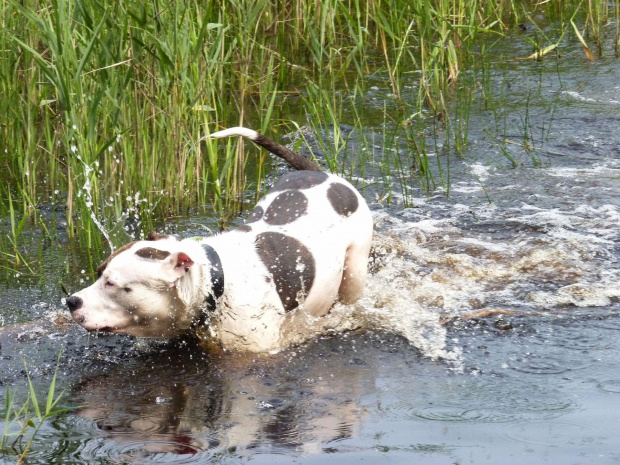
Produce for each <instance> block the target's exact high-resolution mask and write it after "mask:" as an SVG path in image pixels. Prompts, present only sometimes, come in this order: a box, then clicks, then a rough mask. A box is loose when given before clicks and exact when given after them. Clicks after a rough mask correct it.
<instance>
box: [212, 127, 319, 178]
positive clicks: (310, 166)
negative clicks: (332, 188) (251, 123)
mask: <svg viewBox="0 0 620 465" xmlns="http://www.w3.org/2000/svg"><path fill="white" fill-rule="evenodd" d="M230 136H241V137H245V138H246V139H250V140H251V141H252V142H254V143H255V144H257V145H260V146H261V147H264V148H265V149H267V150H269V151H270V152H271V153H273V154H274V155H277V156H279V157H280V158H283V159H284V160H286V161H287V162H288V163H289V164H290V165H291V166H292V167H293V168H295V169H296V170H310V171H321V168H319V167H318V166H317V165H315V164H314V163H312V162H311V161H310V160H308V159H307V158H306V157H304V156H302V155H300V154H298V153H295V152H293V151H292V150H289V149H287V148H286V147H284V146H283V145H280V144H278V143H277V142H275V141H273V140H271V139H269V138H268V137H265V136H263V135H262V134H259V133H258V132H256V131H254V130H252V129H248V128H242V127H235V128H228V129H224V130H223V131H218V132H214V133H213V134H209V135H208V136H205V137H203V138H202V139H208V138H210V137H217V138H221V137H230Z"/></svg>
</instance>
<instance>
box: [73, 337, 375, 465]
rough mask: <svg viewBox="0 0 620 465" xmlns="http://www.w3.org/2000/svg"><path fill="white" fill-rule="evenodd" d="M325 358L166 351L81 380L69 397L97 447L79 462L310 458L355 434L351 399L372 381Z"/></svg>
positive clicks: (351, 364)
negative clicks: (245, 452)
mask: <svg viewBox="0 0 620 465" xmlns="http://www.w3.org/2000/svg"><path fill="white" fill-rule="evenodd" d="M333 349H334V350H333V351H330V352H331V353H322V352H321V353H315V352H310V353H304V355H303V356H302V355H298V354H296V353H295V352H287V353H285V354H281V355H278V356H275V357H257V356H256V355H251V356H250V355H229V354H213V353H210V352H208V351H203V350H200V349H199V348H196V347H193V348H190V347H188V346H181V347H179V346H178V345H174V344H173V345H165V346H158V347H156V348H155V349H152V350H151V351H150V352H149V353H146V354H141V355H140V356H138V357H137V358H135V359H133V360H129V361H128V363H126V364H123V365H118V366H114V367H112V369H109V370H108V369H106V370H104V371H105V372H104V373H98V374H96V375H93V376H89V377H86V378H84V379H82V380H81V381H79V382H78V383H76V384H75V385H74V387H73V390H72V394H71V398H72V400H73V401H74V402H76V403H77V404H81V405H84V407H82V408H80V409H79V410H78V411H77V415H79V418H80V422H81V423H84V425H82V426H81V427H84V426H86V427H88V428H90V429H91V430H92V432H93V434H96V435H97V436H99V437H100V438H102V439H103V440H104V441H103V442H98V443H97V446H96V447H93V444H90V445H88V447H85V448H84V449H83V450H82V455H83V458H85V459H89V460H92V459H95V458H97V457H101V455H102V454H103V455H105V456H108V457H120V456H122V457H124V460H130V459H131V460H136V461H140V460H143V459H144V458H145V457H149V461H150V462H151V461H154V460H162V461H166V460H169V459H170V458H171V455H174V456H182V457H183V460H184V461H190V462H191V461H194V460H195V461H197V462H199V461H201V460H203V459H204V457H205V456H212V455H213V454H222V453H232V452H230V451H236V450H237V449H251V450H252V454H256V453H262V452H269V453H285V454H290V453H291V452H293V453H300V454H302V453H315V452H318V451H320V450H322V447H323V444H325V443H328V442H330V441H335V440H338V439H341V438H347V437H351V436H352V435H354V434H355V432H356V431H357V430H358V428H359V424H360V421H361V419H362V418H363V416H364V413H363V408H362V407H361V406H360V404H359V398H360V395H361V391H362V390H363V386H364V383H365V382H368V380H369V379H370V380H371V379H372V373H371V372H372V368H371V367H370V366H369V365H367V364H366V363H364V362H363V361H359V360H357V361H356V360H354V359H351V358H349V357H344V358H343V357H340V356H339V352H340V351H339V350H338V347H337V346H336V347H334V348H333ZM369 372H370V373H369ZM369 375H370V376H369ZM364 380H366V381H364ZM177 459H179V457H177V458H176V459H175V460H177Z"/></svg>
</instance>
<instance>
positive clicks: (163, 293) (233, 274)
mask: <svg viewBox="0 0 620 465" xmlns="http://www.w3.org/2000/svg"><path fill="white" fill-rule="evenodd" d="M227 136H243V137H245V138H248V139H250V140H252V141H254V142H255V143H257V144H258V145H261V146H263V147H265V148H267V149H268V150H269V151H271V152H272V153H275V154H276V155H278V156H280V157H282V158H284V159H285V160H287V161H288V162H289V163H290V164H291V165H292V166H293V167H295V168H296V169H298V170H299V171H294V172H292V173H290V174H287V175H285V176H283V177H282V178H280V179H279V180H278V182H277V183H276V184H275V185H274V186H273V187H272V188H271V190H269V192H268V193H267V194H266V195H265V197H264V198H263V199H262V200H260V202H259V203H258V204H257V205H256V208H255V209H254V211H253V213H252V214H251V215H250V217H249V218H248V219H247V221H246V222H245V224H243V225H242V226H240V227H238V228H236V229H234V230H232V231H229V232H225V233H222V234H218V235H215V236H212V237H206V238H201V239H199V240H195V239H184V240H177V239H176V238H174V237H170V236H164V235H159V234H156V233H151V234H149V237H148V240H146V241H136V242H132V243H130V244H127V245H125V246H123V247H121V248H120V249H118V250H117V251H115V252H114V253H113V254H112V255H111V256H110V257H108V258H107V259H106V260H105V261H104V263H103V264H102V265H101V266H100V267H99V268H98V273H99V278H98V279H97V281H96V282H95V283H94V284H93V285H91V286H89V287H87V288H85V289H83V290H81V291H79V292H77V293H75V294H73V295H71V296H70V297H68V298H67V299H66V303H67V306H68V307H69V310H70V311H71V315H72V316H73V319H74V320H75V321H76V322H77V323H79V324H80V325H81V326H82V327H84V328H85V329H86V330H88V331H103V332H113V333H125V334H130V335H134V336H142V337H157V338H172V337H175V336H178V335H181V334H184V333H187V332H191V331H195V332H199V333H200V334H201V336H203V337H208V338H210V339H211V340H212V341H214V342H216V343H217V344H219V345H220V346H221V347H223V348H224V349H229V350H249V351H256V352H262V351H277V350H279V349H281V348H283V346H285V345H287V343H286V341H289V340H291V338H288V337H286V336H287V335H286V334H283V332H285V331H289V330H290V328H291V324H290V323H291V322H294V321H299V317H300V315H303V316H306V317H309V318H321V317H323V316H324V315H326V314H327V313H328V312H329V310H330V308H331V307H332V306H333V305H334V303H335V302H337V301H340V302H343V303H352V302H354V301H355V300H357V299H358V297H359V296H360V294H361V292H362V290H363V287H364V284H365V280H366V275H367V266H368V254H369V251H370V243H371V239H372V233H373V222H372V217H371V213H370V211H369V209H368V206H367V204H366V202H365V201H364V199H363V198H362V196H361V195H360V194H359V193H358V192H357V190H356V189H355V188H354V187H353V186H352V185H351V184H349V183H348V182H347V181H345V180H344V179H342V178H340V177H339V176H336V175H333V174H327V173H324V172H322V171H319V169H318V167H316V165H314V164H313V163H311V162H310V161H309V160H307V159H306V158H304V157H302V156H301V155H298V154H296V153H294V152H292V151H290V150H289V149H287V148H286V147H284V146H282V145H280V144H277V143H276V142H274V141H272V140H270V139H268V138H266V137H265V136H263V135H261V134H259V133H257V132H256V131H253V130H250V129H246V128H231V129H227V130H224V131H220V132H216V133H214V134H211V135H210V136H208V137H227ZM287 322H288V323H289V324H287ZM311 336H312V334H308V335H307V337H311ZM293 339H294V340H295V341H296V342H297V341H299V338H293Z"/></svg>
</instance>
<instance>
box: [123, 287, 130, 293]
mask: <svg viewBox="0 0 620 465" xmlns="http://www.w3.org/2000/svg"><path fill="white" fill-rule="evenodd" d="M123 291H125V292H127V293H130V292H131V288H130V287H124V288H123Z"/></svg>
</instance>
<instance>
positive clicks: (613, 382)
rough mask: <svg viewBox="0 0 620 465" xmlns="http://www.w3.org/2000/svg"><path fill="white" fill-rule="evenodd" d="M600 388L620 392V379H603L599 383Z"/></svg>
mask: <svg viewBox="0 0 620 465" xmlns="http://www.w3.org/2000/svg"><path fill="white" fill-rule="evenodd" d="M598 388H599V389H600V390H601V391H605V392H612V393H614V394H620V379H610V380H607V381H601V382H600V383H598Z"/></svg>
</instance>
